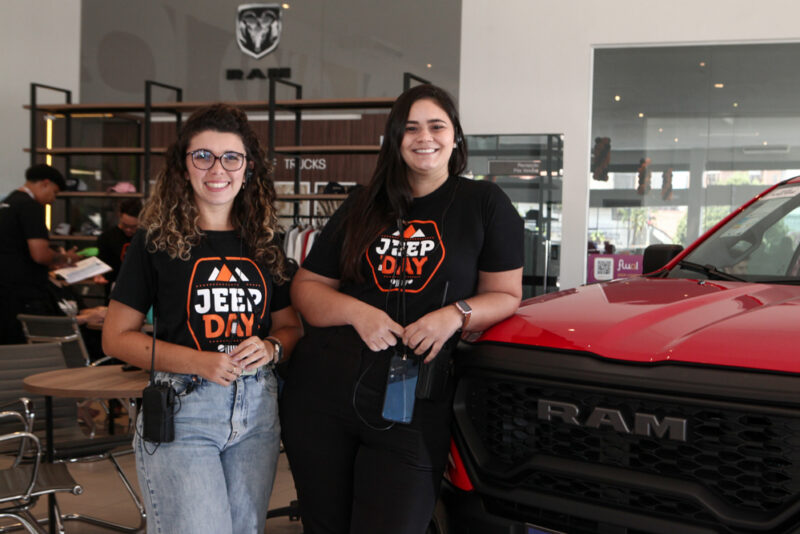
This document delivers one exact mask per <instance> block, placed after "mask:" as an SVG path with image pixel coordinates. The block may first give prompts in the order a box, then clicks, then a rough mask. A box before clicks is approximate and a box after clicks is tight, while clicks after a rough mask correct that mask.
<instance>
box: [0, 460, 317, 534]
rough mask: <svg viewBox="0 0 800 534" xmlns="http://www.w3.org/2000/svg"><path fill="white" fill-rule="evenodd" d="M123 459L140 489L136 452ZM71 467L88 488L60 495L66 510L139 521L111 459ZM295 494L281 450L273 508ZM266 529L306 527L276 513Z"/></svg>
mask: <svg viewBox="0 0 800 534" xmlns="http://www.w3.org/2000/svg"><path fill="white" fill-rule="evenodd" d="M119 463H120V465H121V466H122V469H123V470H124V471H125V473H126V474H127V475H128V478H129V480H131V482H132V483H133V484H134V486H135V488H136V490H137V492H138V489H139V488H138V484H137V483H136V468H135V465H134V458H133V455H132V454H129V455H125V456H122V457H120V458H119ZM69 469H70V472H71V473H72V476H73V477H74V478H75V480H76V481H78V483H79V484H81V485H82V486H83V489H84V492H83V494H82V495H77V496H73V495H61V496H59V497H58V502H59V504H60V505H61V511H62V513H83V514H86V515H92V516H96V517H101V518H104V519H109V520H112V521H115V522H119V523H124V524H126V525H136V524H138V520H139V517H138V512H137V510H136V507H135V506H134V504H133V502H132V501H131V499H130V496H129V495H128V492H127V491H125V488H124V487H123V485H122V481H121V480H120V478H119V476H117V473H116V471H115V470H114V467H113V466H112V465H111V463H110V462H109V461H107V460H103V461H99V462H92V463H80V464H72V465H70V467H69ZM294 498H295V490H294V482H293V481H292V475H291V473H290V472H289V466H288V464H287V462H286V455H285V454H281V455H280V458H279V459H278V474H277V477H276V480H275V486H274V488H273V491H272V499H271V501H270V506H269V507H270V509H273V508H278V507H282V506H286V505H288V504H289V502H290V501H291V500H292V499H294ZM34 514H35V515H36V516H37V517H44V516H46V507H45V504H44V500H43V502H41V503H39V504H38V505H37V507H36V508H35V510H34ZM2 524H5V523H4V522H3V520H0V525H2ZM66 531H67V534H107V533H109V532H112V531H110V530H107V529H103V528H100V527H97V526H93V525H89V524H87V523H83V522H79V521H69V522H67V524H66ZM17 532H19V531H17ZM265 532H267V533H269V534H301V533H302V532H303V528H302V526H301V525H300V522H299V521H290V520H289V519H288V518H287V517H276V518H272V519H269V520H268V521H267V527H266V530H265Z"/></svg>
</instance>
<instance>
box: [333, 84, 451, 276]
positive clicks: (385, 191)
mask: <svg viewBox="0 0 800 534" xmlns="http://www.w3.org/2000/svg"><path fill="white" fill-rule="evenodd" d="M426 98H427V99H430V100H433V101H434V102H435V103H436V104H437V105H438V106H439V107H440V108H442V109H443V110H444V112H445V113H447V116H448V118H449V119H450V122H451V123H453V131H454V134H455V140H456V143H457V146H456V147H455V148H454V149H453V153H452V155H451V156H450V161H448V163H447V170H448V173H449V174H450V176H457V175H459V174H461V173H463V172H464V169H465V168H466V166H467V144H466V142H464V141H463V138H464V131H463V130H462V129H461V121H460V120H459V118H458V110H457V109H456V105H455V103H454V101H453V97H451V96H450V95H449V94H448V93H447V91H445V90H444V89H442V88H440V87H436V86H435V85H429V84H424V85H417V86H415V87H412V88H411V89H409V90H407V91H405V92H404V93H403V94H401V95H400V96H399V97H397V100H396V101H395V103H394V105H393V106H392V111H391V112H390V113H389V118H388V119H387V121H386V129H385V131H384V134H383V145H382V146H381V150H380V152H379V153H378V163H377V165H376V166H375V172H374V173H373V174H372V178H371V179H370V181H369V184H368V185H367V186H366V187H364V188H362V189H360V190H358V191H357V192H355V193H353V194H354V195H355V198H353V200H352V205H351V207H350V209H349V210H348V211H347V213H346V215H345V217H344V219H343V221H342V226H343V230H344V243H343V246H342V253H341V256H340V258H341V260H340V265H339V268H340V271H341V279H342V280H343V281H354V282H361V281H363V280H364V277H363V274H362V273H361V258H362V256H363V255H364V252H365V251H366V250H367V247H368V246H369V244H370V243H372V242H373V241H374V240H375V238H376V237H377V236H378V234H379V233H380V231H381V230H382V229H383V228H385V227H386V226H388V225H389V224H391V223H394V222H395V221H396V220H397V219H398V218H403V217H404V216H405V215H406V214H407V213H408V210H409V207H410V206H411V202H412V201H413V195H412V192H411V185H410V184H409V183H408V177H407V175H406V172H407V170H408V167H407V165H406V162H405V161H404V160H403V156H402V154H401V153H400V145H401V143H402V142H403V136H404V135H405V130H406V122H407V121H408V114H409V111H410V110H411V106H412V105H413V104H414V102H416V101H417V100H423V99H426Z"/></svg>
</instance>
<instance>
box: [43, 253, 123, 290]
mask: <svg viewBox="0 0 800 534" xmlns="http://www.w3.org/2000/svg"><path fill="white" fill-rule="evenodd" d="M110 270H111V267H109V265H108V264H107V263H105V262H104V261H103V260H101V259H99V258H97V257H95V256H91V257H89V258H86V259H85V260H81V261H79V262H78V263H76V264H75V265H70V266H69V267H62V268H61V269H56V270H55V271H53V272H54V273H55V275H56V277H58V278H59V279H61V280H64V281H65V282H67V283H68V284H74V283H75V282H80V281H81V280H85V279H86V278H91V277H93V276H96V275H98V274H103V273H107V272H108V271H110Z"/></svg>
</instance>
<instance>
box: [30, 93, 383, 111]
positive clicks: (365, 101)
mask: <svg viewBox="0 0 800 534" xmlns="http://www.w3.org/2000/svg"><path fill="white" fill-rule="evenodd" d="M394 101H395V99H394V98H384V97H377V98H324V99H316V100H278V101H276V102H275V106H276V107H277V108H280V109H284V110H285V109H291V110H304V109H320V110H323V109H336V110H340V109H381V108H384V109H385V108H391V107H392V104H394ZM215 103H216V102H213V101H208V102H167V103H158V104H153V105H152V106H150V109H151V110H152V111H153V112H156V113H174V112H176V111H180V112H183V113H190V112H192V111H194V110H196V109H198V108H201V107H204V106H209V105H211V104H215ZM226 103H227V104H230V105H232V106H236V107H238V108H240V109H243V110H244V111H269V102H268V101H267V100H247V101H241V102H226ZM22 107H23V108H24V109H27V110H30V109H31V106H30V105H28V104H26V105H24V106H22ZM36 109H38V110H40V111H44V112H47V113H51V114H70V115H80V114H103V115H109V114H111V115H113V114H117V113H144V111H145V108H144V105H142V104H140V103H127V104H126V103H122V104H119V103H118V104H114V103H108V104H37V105H36Z"/></svg>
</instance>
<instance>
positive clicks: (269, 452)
mask: <svg viewBox="0 0 800 534" xmlns="http://www.w3.org/2000/svg"><path fill="white" fill-rule="evenodd" d="M156 378H157V380H169V381H170V382H171V383H172V384H173V387H174V388H175V390H176V392H177V393H178V395H179V397H178V402H177V406H176V414H175V441H173V442H171V443H161V444H158V446H156V444H153V443H147V442H144V441H142V439H141V438H140V437H139V434H140V433H141V425H142V421H141V419H142V418H141V415H140V416H139V419H138V421H137V427H138V429H139V432H138V433H137V436H136V437H135V438H134V441H133V444H134V449H135V451H136V471H137V475H138V477H139V486H140V487H141V489H142V494H143V497H144V503H145V508H146V510H147V532H148V533H151V534H153V533H158V534H162V533H163V534H183V533H185V534H197V533H198V532H214V533H215V534H249V533H250V534H262V533H263V532H264V523H265V522H266V516H267V506H268V505H269V497H270V493H271V492H272V484H273V482H274V480H275V469H276V466H277V462H278V452H279V446H280V423H279V422H278V403H277V390H278V386H277V381H276V379H275V374H274V373H273V372H272V370H271V369H269V370H259V371H258V373H256V374H255V375H252V376H242V377H239V378H238V379H237V380H236V381H235V382H233V383H232V384H231V385H230V386H228V387H224V386H220V385H218V384H215V383H213V382H209V381H207V380H203V379H198V382H197V383H196V384H195V387H194V389H193V390H191V391H190V393H188V394H186V390H187V387H188V386H189V384H190V383H191V377H190V376H188V375H176V374H170V373H156ZM154 449H155V452H154Z"/></svg>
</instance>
